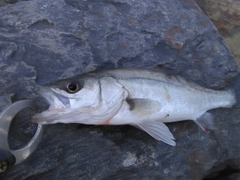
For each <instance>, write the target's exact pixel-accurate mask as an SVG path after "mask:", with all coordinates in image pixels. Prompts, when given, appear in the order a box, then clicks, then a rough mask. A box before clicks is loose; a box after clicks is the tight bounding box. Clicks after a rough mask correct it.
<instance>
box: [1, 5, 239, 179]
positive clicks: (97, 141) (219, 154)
mask: <svg viewBox="0 0 240 180" xmlns="http://www.w3.org/2000/svg"><path fill="white" fill-rule="evenodd" d="M6 2H9V1H5V2H3V1H0V5H2V6H1V7H0V77H1V78H0V94H1V95H5V96H7V95H8V94H15V95H14V96H12V98H11V100H12V101H13V102H14V101H17V100H21V99H32V98H35V99H36V101H37V103H38V104H39V106H40V109H42V110H43V109H44V108H46V103H44V101H43V100H42V99H41V98H39V97H38V95H37V87H38V86H39V85H44V84H46V83H49V82H52V81H55V80H57V79H62V78H65V77H69V76H74V75H77V74H81V73H84V72H88V71H91V70H94V69H100V68H111V67H113V68H118V67H142V68H159V69H161V70H162V71H165V72H167V73H169V74H178V75H181V76H183V77H185V78H186V79H188V80H191V81H194V82H196V83H198V84H200V85H202V86H205V87H208V88H212V89H223V88H227V87H228V85H229V83H230V82H231V80H232V79H233V78H234V77H235V76H236V75H237V74H238V71H239V70H238V67H237V63H236V61H235V59H234V58H233V56H232V55H231V54H230V52H229V50H228V48H227V47H226V44H225V42H224V40H223V38H222V36H220V35H219V34H218V32H217V30H216V28H215V27H214V26H213V24H212V23H211V21H210V20H209V19H208V18H207V17H206V16H205V15H204V14H203V13H202V11H201V10H200V8H199V7H198V6H197V5H196V4H195V2H194V1H192V0H149V1H144V0H138V1H134V0H98V1H96V0H82V1H81V0H65V1H64V0H32V1H20V2H18V1H14V2H16V3H14V2H12V3H13V4H8V3H6ZM0 100H1V99H0ZM0 103H1V102H0ZM3 103H4V102H3ZM212 112H213V113H214V115H215V122H216V125H217V129H216V130H215V131H210V132H207V133H206V132H203V131H202V130H201V129H199V128H198V127H197V126H196V125H195V124H194V123H193V122H190V121H188V122H187V121H186V122H179V123H172V124H169V128H170V129H171V131H172V132H173V134H174V136H175V138H176V141H177V146H176V147H171V146H168V145H166V144H164V143H162V142H157V141H155V140H154V139H153V138H151V137H150V136H149V135H147V134H146V133H144V132H142V131H140V130H138V129H135V128H134V127H130V126H85V125H79V124H69V125H64V124H55V125H48V126H46V127H45V133H44V135H43V138H42V142H41V143H40V145H39V147H38V149H37V150H36V151H35V152H34V154H33V155H32V156H31V157H30V158H29V159H28V160H27V161H25V162H24V163H22V164H20V165H18V166H14V167H13V168H12V169H11V171H10V172H9V173H8V175H7V176H6V178H5V179H10V180H11V179H18V180H19V179H28V180H30V179H39V180H43V179H44V180H45V179H146V180H147V179H166V180H170V179H184V180H188V179H189V180H191V179H194V180H200V179H203V178H204V177H205V178H208V179H211V178H217V177H219V174H220V176H221V172H222V170H227V168H230V170H231V171H227V172H232V173H235V172H239V169H240V168H239V157H240V145H239V142H238V137H239V135H240V131H239V128H240V119H239V118H238V117H239V115H240V111H239V110H238V109H216V110H213V111H212ZM16 121H18V120H17V119H16ZM19 122H20V121H19ZM26 123H27V122H26ZM15 124H16V123H15ZM16 127H17V126H16ZM30 128H34V127H32V126H30ZM16 129H17V128H15V129H14V127H13V128H12V131H13V132H12V134H14V130H16ZM26 129H27V128H26ZM26 129H24V128H22V131H23V132H25V131H27V130H26ZM28 131H29V129H28ZM25 134H26V133H25ZM10 139H11V138H10ZM13 146H14V145H13ZM232 173H231V174H230V175H227V178H231V177H230V176H236V175H238V174H237V173H235V174H232ZM225 174H226V173H225Z"/></svg>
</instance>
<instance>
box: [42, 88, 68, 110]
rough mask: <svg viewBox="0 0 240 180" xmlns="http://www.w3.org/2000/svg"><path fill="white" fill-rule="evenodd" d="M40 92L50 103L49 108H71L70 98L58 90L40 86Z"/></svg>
mask: <svg viewBox="0 0 240 180" xmlns="http://www.w3.org/2000/svg"><path fill="white" fill-rule="evenodd" d="M39 93H40V94H41V96H42V97H44V98H45V99H46V100H47V102H48V103H49V105H50V106H49V109H62V108H69V106H70V101H69V98H68V97H66V96H64V95H61V94H59V93H58V92H57V91H56V90H54V89H53V88H49V87H42V88H40V91H39Z"/></svg>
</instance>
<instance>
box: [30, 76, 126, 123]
mask: <svg viewBox="0 0 240 180" xmlns="http://www.w3.org/2000/svg"><path fill="white" fill-rule="evenodd" d="M39 92H40V94H41V95H42V96H43V97H44V98H45V99H46V100H47V102H48V103H49V105H50V106H49V109H48V110H47V111H44V112H42V113H40V114H37V115H35V116H33V119H32V121H33V122H36V123H39V124H54V123H59V122H61V123H82V124H101V123H103V122H104V121H106V120H108V119H109V118H111V117H112V116H114V115H115V114H116V113H117V111H118V109H119V108H120V107H121V105H122V103H123V101H124V99H125V98H126V96H127V93H126V91H125V89H124V88H123V87H122V86H121V85H120V84H119V83H118V82H117V80H115V79H114V78H111V77H95V76H94V75H91V76H83V77H82V76H80V77H75V78H69V79H65V80H60V81H57V82H55V83H52V84H50V85H49V86H46V87H41V88H40V91H39Z"/></svg>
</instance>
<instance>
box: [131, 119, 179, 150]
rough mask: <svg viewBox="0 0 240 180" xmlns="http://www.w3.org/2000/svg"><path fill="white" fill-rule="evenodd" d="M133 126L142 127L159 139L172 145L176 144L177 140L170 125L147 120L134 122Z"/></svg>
mask: <svg viewBox="0 0 240 180" xmlns="http://www.w3.org/2000/svg"><path fill="white" fill-rule="evenodd" d="M133 126H135V127H137V128H140V129H142V130H143V131H145V132H146V133H148V134H149V135H151V136H152V137H154V138H155V139H156V140H158V141H163V142H165V143H167V144H169V145H171V146H175V145H176V142H175V141H174V140H175V139H174V137H173V135H172V133H171V132H170V131H169V129H168V127H167V126H166V125H165V124H164V123H162V122H159V121H154V122H145V123H141V124H140V123H139V124H134V125H133Z"/></svg>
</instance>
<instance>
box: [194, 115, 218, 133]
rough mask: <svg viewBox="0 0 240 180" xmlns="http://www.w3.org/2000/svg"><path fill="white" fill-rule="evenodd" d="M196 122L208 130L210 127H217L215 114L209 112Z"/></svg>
mask: <svg viewBox="0 0 240 180" xmlns="http://www.w3.org/2000/svg"><path fill="white" fill-rule="evenodd" d="M194 122H195V123H196V124H197V125H198V126H199V127H200V128H201V129H202V130H204V131H207V130H208V129H212V130H214V129H216V126H215V124H214V116H213V115H212V114H211V113H209V112H205V113H204V114H203V115H201V116H200V117H199V118H197V120H195V121H194Z"/></svg>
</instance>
